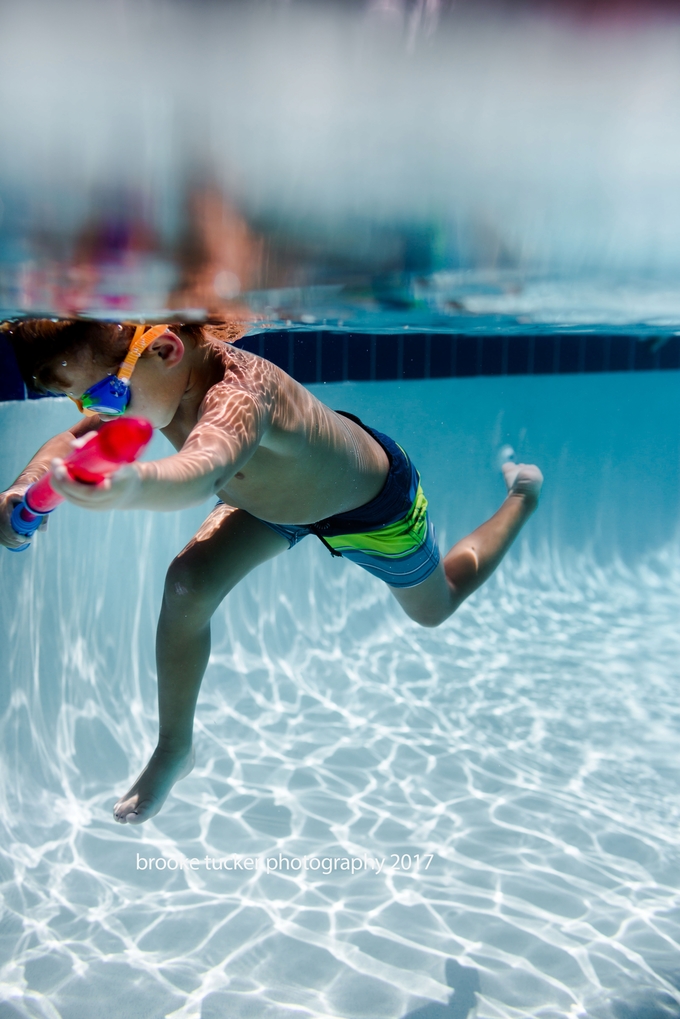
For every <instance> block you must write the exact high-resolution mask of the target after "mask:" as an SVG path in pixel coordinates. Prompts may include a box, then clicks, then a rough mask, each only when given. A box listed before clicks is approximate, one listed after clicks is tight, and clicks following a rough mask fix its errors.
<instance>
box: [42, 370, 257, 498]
mask: <svg viewBox="0 0 680 1019" xmlns="http://www.w3.org/2000/svg"><path fill="white" fill-rule="evenodd" d="M201 411H202V413H201V417H200V420H199V422H198V424H197V425H196V426H195V427H194V428H193V429H192V431H191V433H190V435H189V437H188V439H187V440H186V442H185V443H184V445H183V446H182V449H181V450H180V451H179V453H175V454H174V456H169V457H166V458H165V459H163V460H151V461H147V462H145V463H136V464H130V465H129V466H126V467H122V468H121V469H120V470H119V471H117V472H116V473H115V474H113V475H112V476H111V477H110V478H107V479H106V481H104V482H102V483H101V484H100V485H81V484H79V483H78V482H77V481H73V480H72V479H71V478H69V477H68V475H67V474H66V470H65V468H63V467H60V468H57V471H56V472H55V480H54V488H55V489H56V490H57V491H58V492H60V493H61V494H62V495H64V496H65V497H66V498H67V499H69V500H70V501H71V502H74V503H76V504H77V505H79V506H83V507H85V508H87V509H101V510H108V509H115V508H120V509H150V510H177V509H184V508H185V507H187V506H194V505H197V504H198V503H201V502H204V501H205V500H206V499H208V498H210V496H212V495H215V493H216V492H218V491H219V490H220V488H222V487H223V486H224V485H225V484H227V482H228V481H229V479H230V478H232V477H233V476H234V474H236V472H237V471H238V470H239V468H240V467H242V466H243V464H245V463H246V462H247V461H248V460H249V459H250V457H251V456H252V454H253V453H254V451H255V449H256V448H257V446H258V445H259V443H260V441H261V439H262V437H263V435H264V433H265V431H266V429H267V427H268V425H269V410H268V408H267V402H266V401H265V399H264V398H263V396H262V395H261V394H259V393H257V392H254V391H252V390H249V389H246V388H240V387H237V386H234V385H233V384H227V383H219V384H218V385H216V386H213V387H212V389H210V391H209V392H208V394H207V395H206V398H205V400H204V401H203V404H202V407H201Z"/></svg>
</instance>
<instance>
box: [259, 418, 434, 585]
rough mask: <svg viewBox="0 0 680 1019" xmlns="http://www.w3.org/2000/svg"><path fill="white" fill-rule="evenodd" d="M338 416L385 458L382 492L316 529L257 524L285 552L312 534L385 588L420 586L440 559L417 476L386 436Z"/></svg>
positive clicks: (406, 458) (289, 525)
mask: <svg viewBox="0 0 680 1019" xmlns="http://www.w3.org/2000/svg"><path fill="white" fill-rule="evenodd" d="M337 413H338V414H342V415H343V416H344V417H348V418H351V420H352V421H355V422H356V423H357V424H358V425H361V427H362V428H364V429H365V430H366V431H367V432H368V433H369V434H370V435H372V436H373V438H374V439H375V440H376V442H379V443H380V445H381V446H382V448H383V449H384V450H385V452H386V453H387V456H388V459H389V461H390V467H389V471H388V474H387V478H386V480H385V484H384V485H383V488H382V491H381V492H380V493H379V494H378V495H377V496H376V497H375V499H371V501H370V502H367V503H365V504H364V505H363V506H359V507H358V509H355V510H350V511H349V512H348V513H338V514H337V515H335V516H332V517H327V518H326V519H325V520H318V521H317V522H316V523H315V524H272V523H270V522H269V521H268V520H263V521H262V523H264V524H267V526H268V527H271V528H272V530H274V531H276V532H277V534H280V535H281V536H282V537H284V538H286V539H287V540H288V542H289V545H288V547H289V548H292V547H293V545H296V544H297V543H298V541H301V540H302V538H306V537H307V535H308V534H314V535H316V537H317V538H319V539H320V540H321V541H322V542H323V544H324V545H325V546H326V548H328V549H329V550H330V552H331V554H332V555H334V556H344V558H345V559H351V560H352V562H354V563H357V564H358V565H359V566H362V567H363V568H364V569H365V570H368V572H369V573H372V574H373V576H374V577H377V578H378V579H379V580H384V581H385V583H387V584H389V585H390V587H415V586H416V584H422V582H423V581H424V580H427V578H428V577H429V576H430V575H431V574H432V573H434V571H435V570H436V568H437V566H438V564H439V558H440V556H439V548H438V546H437V538H436V535H435V532H434V527H433V525H432V522H431V521H430V517H429V514H428V512H427V499H426V498H425V496H424V494H423V490H422V488H421V486H420V475H419V474H418V471H417V470H416V469H415V467H414V466H413V464H412V463H411V461H410V459H409V457H408V456H407V454H406V453H405V452H404V450H403V449H402V448H401V446H399V445H398V444H397V443H396V442H395V441H394V440H393V439H390V437H389V436H388V435H383V433H382V432H377V431H376V430H375V429H374V428H369V427H368V425H365V424H364V423H363V421H360V420H359V418H357V417H355V416H354V415H353V414H347V413H345V412H344V411H338V412H337Z"/></svg>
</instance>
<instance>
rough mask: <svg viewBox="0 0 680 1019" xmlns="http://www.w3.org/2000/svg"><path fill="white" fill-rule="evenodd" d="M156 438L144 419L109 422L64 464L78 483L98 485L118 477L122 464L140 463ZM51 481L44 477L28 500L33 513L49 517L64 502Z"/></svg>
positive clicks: (27, 502)
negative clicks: (148, 446)
mask: <svg viewBox="0 0 680 1019" xmlns="http://www.w3.org/2000/svg"><path fill="white" fill-rule="evenodd" d="M152 435H153V428H152V427H151V425H150V424H149V422H148V421H145V420H144V418H126V417H123V418H119V419H118V420H116V421H108V422H107V423H106V424H105V425H102V427H101V428H100V430H99V431H98V432H95V433H94V435H91V436H90V437H89V438H86V439H85V441H84V442H82V444H81V445H79V446H78V447H77V448H76V449H74V450H73V451H72V452H71V453H69V454H68V456H67V457H65V458H64V464H65V466H66V469H67V471H68V473H69V474H70V476H71V477H72V478H73V479H74V480H76V481H82V482H84V483H85V484H88V485H96V484H98V483H99V482H100V481H103V480H104V478H106V477H108V476H109V475H111V474H115V472H116V471H117V470H118V468H119V467H120V466H121V464H125V463H132V462H133V460H136V459H137V457H138V456H139V454H140V453H141V452H142V450H143V449H144V447H145V446H146V445H147V443H148V442H149V440H150V439H151V436H152ZM50 478H51V472H48V473H47V474H44V475H43V477H42V478H40V480H39V481H36V482H35V484H33V485H31V487H30V488H29V490H28V491H27V492H26V495H25V496H24V498H25V501H26V505H27V507H28V509H29V510H32V511H33V513H49V512H50V510H53V509H54V507H55V506H58V505H59V503H60V502H63V498H64V497H63V496H62V495H59V494H58V493H57V492H55V491H54V489H53V488H52V485H51V483H50Z"/></svg>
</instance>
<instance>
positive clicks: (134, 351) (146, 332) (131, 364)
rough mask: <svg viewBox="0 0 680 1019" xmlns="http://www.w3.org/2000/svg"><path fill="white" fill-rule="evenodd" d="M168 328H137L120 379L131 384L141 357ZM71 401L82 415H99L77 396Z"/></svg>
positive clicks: (164, 326)
mask: <svg viewBox="0 0 680 1019" xmlns="http://www.w3.org/2000/svg"><path fill="white" fill-rule="evenodd" d="M167 328H168V326H167V324H165V325H162V326H149V328H147V327H146V326H143V325H142V326H137V327H136V329H135V334H134V336H133V337H132V342H131V343H130V346H129V347H128V352H127V354H126V355H125V360H124V361H123V363H122V365H121V366H120V368H119V369H118V372H117V373H116V374H117V377H118V378H119V379H121V380H122V381H123V382H125V383H128V384H129V382H130V376H131V375H132V373H133V371H134V370H135V365H136V364H137V362H138V361H139V358H140V356H141V355H142V354H143V353H144V351H145V350H146V348H147V347H148V346H150V344H152V343H153V341H154V340H157V339H158V337H159V336H162V335H163V333H164V332H165V330H166V329H167ZM69 400H73V402H74V403H75V405H76V407H77V408H78V410H79V411H80V413H81V414H84V415H85V416H86V417H95V416H96V414H97V413H98V412H97V411H96V410H92V409H91V408H90V407H83V404H82V401H81V400H80V399H78V398H77V397H75V396H69Z"/></svg>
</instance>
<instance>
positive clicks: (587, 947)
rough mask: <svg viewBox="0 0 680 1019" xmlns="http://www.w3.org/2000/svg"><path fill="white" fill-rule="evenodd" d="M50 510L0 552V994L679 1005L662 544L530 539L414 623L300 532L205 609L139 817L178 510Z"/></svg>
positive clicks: (170, 1005)
mask: <svg viewBox="0 0 680 1019" xmlns="http://www.w3.org/2000/svg"><path fill="white" fill-rule="evenodd" d="M345 392H347V390H345ZM450 392H451V393H458V394H459V393H460V392H461V390H460V389H455V388H453V387H452V388H451V390H450ZM478 392H481V390H478ZM334 397H335V398H336V402H337V393H334ZM461 413H462V411H461ZM631 459H634V455H633V453H631ZM548 507H549V503H548V504H547V507H545V508H546V509H547V508H548ZM69 514H70V509H66V508H64V513H63V515H62V516H61V517H60V518H59V519H57V518H56V517H55V520H54V521H53V522H52V524H51V525H50V527H51V530H52V533H51V534H50V533H49V532H48V535H45V536H41V537H43V538H44V539H49V541H48V540H43V541H42V542H41V543H40V547H36V548H35V549H33V550H32V552H31V556H32V559H31V560H30V561H28V560H26V559H24V560H23V562H22V563H18V562H17V561H16V560H18V559H19V557H12V562H11V563H7V565H6V566H5V571H6V579H8V580H13V581H14V587H13V589H12V591H11V597H8V594H7V592H8V586H7V584H3V591H4V597H5V602H4V605H3V616H4V618H5V619H6V620H8V622H9V630H8V645H7V646H8V647H9V648H10V655H9V657H10V664H11V672H12V677H13V680H12V691H11V692H10V693H9V695H8V696H7V697H6V699H5V706H4V714H3V721H2V733H1V736H2V745H3V747H4V753H5V755H6V756H5V774H6V775H7V776H8V778H7V782H6V785H5V788H4V790H3V793H2V797H3V798H2V824H3V829H4V830H3V838H2V840H1V844H2V847H3V848H2V851H1V852H2V857H1V858H2V879H3V884H2V893H3V899H4V904H5V910H6V913H5V919H4V921H3V926H2V941H1V945H2V952H3V959H2V962H3V972H2V974H1V979H2V982H3V983H2V986H3V992H4V1001H5V1003H4V1004H3V1005H0V1014H2V1016H3V1019H4V1017H5V1015H6V1016H7V1017H14V1016H16V1015H21V1016H31V1017H34V1016H49V1017H50V1019H54V1017H55V1016H61V1017H63V1019H80V1017H83V1019H85V1017H88V1019H91V1017H92V1016H97V1015H102V1016H103V1015H107V1016H116V1017H118V1016H120V1017H121V1019H123V1017H125V1019H129V1017H136V1016H140V1017H141V1016H144V1017H145V1019H148V1017H159V1019H160V1017H162V1016H166V1015H173V1016H182V1017H184V1016H201V1017H202V1019H217V1017H218V1016H219V1017H223V1016H225V1015H229V1016H230V1017H232V1016H234V1017H241V1016H243V1017H245V1016H249V1017H252V1016H263V1017H264V1016H268V1017H269V1016H272V1017H285V1016H289V1015H290V1016H291V1017H292V1016H293V1015H300V1014H307V1015H310V1016H314V1017H317V1016H318V1017H322V1016H323V1017H333V1019H335V1017H338V1019H339V1017H343V1019H344V1017H347V1019H350V1017H351V1019H355V1017H356V1019H360V1017H361V1019H363V1017H371V1019H382V1017H385V1019H402V1017H405V1016H407V1015H409V1014H410V1013H413V1015H414V1017H415V1016H418V1014H419V1012H420V1016H419V1019H434V1017H436V1019H460V1017H461V1016H465V1015H467V1014H468V1011H469V1010H470V1009H472V1008H473V1006H474V1004H475V1001H476V1004H477V1013H476V1014H477V1015H479V1016H483V1017H496V1016H503V1017H516V1016H523V1017H524V1016H537V1017H538V1016H540V1017H541V1019H544V1017H563V1016H577V1015H583V1014H587V1015H588V1016H591V1017H593V1019H596V1017H597V1019H599V1017H602V1019H605V1017H612V1019H634V1017H639V1016H642V1015H645V1016H652V1015H653V1016H655V1017H656V1016H659V1017H660V1016H661V1015H671V1016H673V1015H680V993H679V991H678V987H679V986H680V973H679V970H680V967H679V966H678V963H677V958H678V941H679V940H680V902H679V901H678V899H679V895H678V881H677V875H678V873H680V851H679V850H678V845H677V830H678V821H679V817H680V797H678V793H677V789H678V779H680V763H679V761H678V755H677V733H678V723H679V721H680V708H679V707H678V696H677V686H678V684H677V661H678V655H679V652H680V646H679V645H680V635H679V634H678V628H677V616H678V607H679V605H680V550H679V549H678V545H677V543H676V542H674V541H669V542H666V543H665V544H664V545H663V546H661V547H659V548H657V549H656V550H653V551H648V552H647V553H645V554H644V555H639V556H638V557H637V558H636V561H635V562H634V563H633V564H628V565H624V563H623V562H622V561H621V560H620V559H618V558H615V559H613V560H612V561H611V562H609V563H608V564H604V565H602V566H600V567H597V568H594V567H593V563H592V556H591V555H590V554H588V553H585V552H582V553H580V554H578V555H576V554H573V555H566V554H564V550H562V551H560V550H559V549H552V550H551V551H550V552H548V551H546V548H545V546H544V545H541V546H540V547H532V545H531V543H529V544H528V545H525V546H523V547H522V548H520V549H518V550H517V551H516V552H515V553H514V554H513V557H512V558H511V560H509V562H508V564H507V567H506V568H504V569H503V570H502V571H500V572H499V574H498V575H497V577H496V578H495V579H494V581H492V583H491V584H489V585H488V587H487V588H486V589H485V590H484V592H480V593H479V594H477V595H476V596H475V597H474V598H473V599H471V600H470V602H469V603H467V604H466V605H465V606H464V607H463V608H462V609H461V610H460V612H459V613H458V614H457V615H456V616H454V617H453V618H452V619H451V620H450V621H449V622H448V623H447V624H445V625H444V626H443V627H441V628H439V629H437V630H432V631H428V630H422V629H419V628H418V627H416V626H414V625H413V624H411V623H410V622H409V621H408V620H406V619H405V618H403V617H401V616H400V615H399V614H398V613H397V611H396V608H395V606H394V605H393V603H392V601H391V599H390V596H389V594H388V593H387V592H386V591H385V590H384V589H383V588H381V586H380V585H379V584H376V583H375V582H373V580H372V579H371V578H369V577H368V576H365V575H364V574H363V573H362V572H361V571H359V570H357V569H354V568H352V567H351V565H350V564H345V563H335V562H333V561H331V560H330V557H326V556H325V555H324V554H323V550H322V549H320V548H319V547H318V545H317V543H313V542H312V541H311V540H310V541H307V542H305V543H303V545H302V546H301V547H299V548H298V549H296V550H295V551H294V552H292V553H291V554H290V555H287V556H282V557H280V558H279V559H277V560H276V561H274V562H273V563H271V564H267V565H266V566H265V567H263V568H261V569H260V570H259V571H258V572H257V573H255V574H254V575H253V576H252V577H251V578H250V579H249V580H248V581H247V582H246V584H245V585H244V586H243V588H242V589H241V591H240V592H239V593H238V594H237V595H235V596H232V598H231V599H230V600H229V601H228V602H227V603H225V605H224V606H223V608H222V609H221V610H220V613H219V618H218V620H217V621H216V623H215V627H214V633H215V639H214V645H213V655H212V659H211V664H210V668H209V672H208V675H207V677H206V681H205V684H204V688H203V692H202V696H201V701H200V706H199V712H198V727H197V740H196V742H197V757H198V763H197V768H196V769H195V771H194V773H193V774H192V775H191V776H189V777H188V778H187V779H186V780H184V781H183V782H182V783H181V784H180V785H178V787H177V789H176V793H175V795H174V796H173V797H171V799H170V800H169V801H168V803H167V805H166V809H165V810H164V811H163V813H162V814H161V815H159V817H158V818H156V819H155V821H154V822H153V824H149V825H146V826H144V827H143V828H142V829H133V828H130V827H125V828H118V827H114V826H113V824H112V822H111V820H110V809H111V806H112V803H113V801H114V799H115V798H116V796H117V795H118V794H119V793H120V791H121V789H122V788H123V787H124V786H125V783H126V782H127V780H128V778H129V777H130V776H131V774H132V773H134V772H136V771H137V770H139V768H140V767H141V766H142V765H143V763H144V761H145V758H146V756H147V755H148V752H149V750H150V747H151V745H152V743H151V741H152V739H153V734H154V728H153V722H154V717H155V704H154V687H153V675H152V660H151V650H152V630H151V624H152V621H153V617H154V614H155V611H156V609H157V604H158V594H159V590H160V587H159V584H160V581H161V579H162V570H163V565H164V563H165V562H167V559H168V558H169V556H170V555H171V554H172V551H173V550H174V549H176V548H177V547H178V546H179V544H181V540H183V535H184V531H187V532H188V531H189V525H190V524H191V523H192V521H191V520H189V519H184V520H182V519H181V518H177V517H171V516H167V517H166V516H161V517H152V516H150V515H149V516H147V515H139V516H138V517H136V518H134V522H133V523H132V526H131V518H123V517H122V516H117V517H107V518H100V517H97V518H95V516H94V515H92V517H88V518H87V519H86V520H84V521H82V524H81V526H80V531H79V537H80V542H81V543H82V548H81V549H79V548H78V547H74V546H73V537H74V532H73V522H74V519H75V518H74V517H73V515H72V514H70V515H69ZM78 519H80V518H78ZM537 519H538V518H537ZM448 526H449V528H450V527H451V523H450V521H449V522H448ZM130 529H131V530H132V551H133V555H132V558H131V563H130V564H129V565H128V567H127V570H128V571H129V572H128V574H127V575H126V576H121V575H120V574H119V575H118V576H116V572H115V571H116V569H119V570H120V569H121V567H120V563H119V556H118V551H117V542H118V541H119V540H120V535H121V534H123V533H125V534H129V533H130ZM168 549H170V551H168ZM135 551H136V552H137V553H138V555H137V557H136V558H135V556H134V552H135ZM96 554H99V556H100V560H101V561H100V573H99V575H100V576H107V577H109V578H111V580H110V584H109V587H108V588H105V589H103V590H100V589H99V587H98V584H97V582H96V578H93V576H92V570H91V568H90V566H91V558H92V557H93V556H94V555H96ZM9 558H10V557H7V560H9ZM3 565H4V564H3ZM39 634H42V639H41V642H40V643H41V644H42V648H43V651H42V655H43V657H42V659H40V658H39V657H38V647H39V641H38V635H39ZM206 854H207V855H208V856H209V857H211V858H212V857H214V858H217V859H218V860H224V858H228V859H230V860H231V859H233V854H237V855H238V854H242V856H243V857H253V858H255V857H257V858H258V859H259V860H260V863H261V866H260V868H259V869H257V870H250V871H248V870H247V869H245V867H244V869H242V870H235V871H234V870H232V871H231V872H229V871H225V870H224V868H222V869H221V870H217V871H215V870H213V869H212V868H211V869H210V870H209V869H207V867H206V866H205V864H204V862H203V861H204V858H205V856H206ZM279 854H281V859H282V860H283V858H287V859H288V860H289V861H294V860H300V861H303V863H302V865H301V868H300V870H299V871H290V870H286V869H285V865H284V863H283V862H281V863H280V864H279V862H278V861H279ZM416 854H420V861H419V864H420V865H419V866H415V856H416ZM430 856H431V857H432V859H431V861H430V860H429V859H428V858H429V857H430ZM305 857H306V858H307V859H306V861H305ZM409 857H410V859H411V865H410V868H409V866H408V864H409V859H408V858H409ZM151 858H153V859H154V860H158V859H159V858H161V859H163V858H164V859H165V861H166V869H165V870H158V869H157V867H156V865H155V864H153V865H151V867H149V866H148V865H147V866H146V868H145V869H138V865H137V861H138V860H140V861H141V860H142V859H143V860H148V859H151ZM179 858H196V859H198V860H200V861H201V864H200V865H199V866H198V867H197V869H196V870H195V871H192V870H187V869H184V870H181V871H179V870H176V871H169V870H168V869H167V861H170V860H178V859H179ZM268 858H269V859H270V860H275V861H277V867H276V869H274V867H273V865H272V864H271V863H270V867H269V869H270V873H267V872H266V870H267V867H266V860H267V859H268ZM383 859H384V860H385V861H386V862H385V864H384V865H383V867H382V870H381V872H380V873H377V872H376V864H375V863H371V862H370V861H375V860H378V861H379V860H383ZM328 860H330V861H333V869H332V870H331V871H330V873H324V870H328V869H329V865H328V864H327V863H326V862H325V861H328ZM335 860H340V861H342V860H353V861H354V866H355V873H354V874H352V872H351V870H343V869H342V866H343V864H342V862H339V863H337V864H335ZM357 860H358V861H360V863H361V867H360V868H359V865H358V864H357V863H356V861H357ZM397 860H398V865H397V863H396V861H397ZM313 861H318V862H319V866H318V869H317V870H313V869H312V867H313ZM305 863H306V864H307V866H306V867H305V865H304V864H305ZM232 866H233V863H232ZM121 989H122V991H121ZM454 992H455V993H454ZM428 1002H429V1003H430V1004H429V1006H428V1004H427V1003H428ZM435 1003H439V1004H438V1005H436V1004H435Z"/></svg>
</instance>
